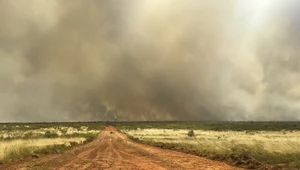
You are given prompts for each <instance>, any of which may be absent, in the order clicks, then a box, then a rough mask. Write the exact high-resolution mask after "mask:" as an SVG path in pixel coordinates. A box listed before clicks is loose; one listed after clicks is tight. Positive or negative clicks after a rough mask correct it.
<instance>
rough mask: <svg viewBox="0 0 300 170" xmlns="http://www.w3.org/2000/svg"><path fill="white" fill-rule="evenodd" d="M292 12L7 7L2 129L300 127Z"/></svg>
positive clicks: (105, 1)
mask: <svg viewBox="0 0 300 170" xmlns="http://www.w3.org/2000/svg"><path fill="white" fill-rule="evenodd" d="M299 7H300V3H299V1H297V0H285V1H283V0H264V1H261V0H252V1H238V0H226V1H224V0H186V1H181V0H164V1H162V0H143V1H141V0H130V1H117V0H101V1H100V0H73V1H72V2H69V1H62V0H26V1H20V0H9V1H7V0H0V23H1V26H0V121H2V122H3V121H88V120H300V114H299V113H300V76H299V73H300V48H299V47H300V8H299Z"/></svg>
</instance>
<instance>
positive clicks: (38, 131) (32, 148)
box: [0, 124, 99, 162]
mask: <svg viewBox="0 0 300 170" xmlns="http://www.w3.org/2000/svg"><path fill="white" fill-rule="evenodd" d="M3 126H6V125H3ZM31 126H34V124H32V125H31ZM98 133H99V130H93V129H92V130H89V128H88V127H87V126H78V127H77V128H75V127H66V126H54V127H51V126H48V127H36V128H35V127H30V126H29V125H10V127H9V128H5V127H4V128H3V129H2V130H0V162H7V161H9V160H13V159H17V158H22V157H26V156H32V155H35V154H37V153H56V152H61V151H63V150H64V149H65V148H66V147H68V146H71V143H74V142H75V143H77V144H81V143H83V142H85V141H90V140H93V139H94V138H96V137H97V136H98Z"/></svg>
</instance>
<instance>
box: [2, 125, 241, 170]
mask: <svg viewBox="0 0 300 170" xmlns="http://www.w3.org/2000/svg"><path fill="white" fill-rule="evenodd" d="M0 169H59V170H69V169H71V170H75V169H76V170H77V169H78V170H84V169H88V170H92V169H97V170H99V169H111V170H115V169H155V170H163V169H172V170H173V169H191V170H199V169H216V170H218V169H219V170H227V169H241V168H237V167H233V166H230V165H227V164H226V163H224V162H218V161H213V160H209V159H206V158H202V157H198V156H193V155H190V154H185V153H181V152H176V151H172V150H167V149H161V148H156V147H152V146H148V145H143V144H139V143H135V142H133V141H132V140H129V139H128V138H127V137H126V136H125V135H123V134H121V133H119V132H118V131H117V130H116V129H115V128H114V127H112V126H108V127H106V129H104V130H103V131H102V132H101V133H100V134H99V137H98V139H97V140H95V141H93V142H91V143H88V144H86V145H82V146H78V147H74V148H72V149H70V150H68V151H66V152H65V153H63V154H54V155H45V156H40V157H39V158H35V159H29V160H26V161H19V162H14V163H10V164H4V165H0Z"/></svg>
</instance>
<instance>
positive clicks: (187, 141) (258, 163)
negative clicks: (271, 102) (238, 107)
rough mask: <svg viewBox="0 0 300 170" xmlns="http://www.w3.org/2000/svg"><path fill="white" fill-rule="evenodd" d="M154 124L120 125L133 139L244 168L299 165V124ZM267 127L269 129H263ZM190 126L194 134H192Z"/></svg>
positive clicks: (294, 166)
mask: <svg viewBox="0 0 300 170" xmlns="http://www.w3.org/2000/svg"><path fill="white" fill-rule="evenodd" d="M155 124H156V123H151V124H150V125H149V124H148V125H147V124H143V123H140V124H139V123H136V124H134V126H130V124H126V123H123V124H121V125H119V126H118V127H119V129H120V130H121V131H122V132H124V133H126V134H127V135H129V136H130V137H131V138H132V139H133V140H136V141H139V142H142V143H147V144H151V145H155V146H158V147H162V148H169V149H174V150H179V151H183V152H187V153H192V154H195V155H200V156H206V157H209V158H211V159H216V160H225V161H227V162H230V163H231V164H234V165H237V166H241V167H246V168H256V169H257V168H261V167H262V166H264V165H266V164H270V165H273V166H274V167H275V166H276V167H279V166H283V167H288V168H300V130H297V128H298V125H297V123H291V124H287V125H282V126H281V127H285V128H284V130H283V129H280V130H278V128H277V127H275V126H274V124H275V123H274V124H273V123H271V124H268V123H266V124H265V123H263V124H259V123H258V124H259V125H258V127H257V126H256V125H257V124H256V123H254V124H253V125H255V127H250V126H247V125H249V124H247V123H246V126H244V127H239V126H241V125H242V124H239V123H238V124H230V125H226V124H225V123H220V124H219V125H220V126H221V127H222V126H224V127H227V128H224V130H220V129H219V128H216V127H214V126H216V125H218V123H216V124H214V125H212V124H211V123H208V124H206V125H207V127H205V124H204V125H203V124H197V123H192V124H191V125H189V124H188V123H178V124H176V123H171V125H168V124H166V123H158V124H156V125H155ZM139 125H141V126H139ZM162 125H165V126H162ZM294 125H297V126H294ZM265 126H267V127H266V129H267V130H264V129H263V128H264V127H265ZM145 127H150V128H145ZM154 127H156V128H154ZM170 127H172V128H173V129H172V128H170ZM186 127H188V128H186ZM191 127H193V132H194V136H192V137H189V136H188V134H189V132H190V133H191V129H192V128H191ZM195 129H197V130H195ZM215 129H217V130H215ZM229 129H230V130H229ZM253 129H258V130H253ZM271 129H275V130H271Z"/></svg>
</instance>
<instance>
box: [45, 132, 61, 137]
mask: <svg viewBox="0 0 300 170" xmlns="http://www.w3.org/2000/svg"><path fill="white" fill-rule="evenodd" d="M44 137H45V138H57V137H58V134H56V133H54V132H50V131H46V133H45V134H44Z"/></svg>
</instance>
